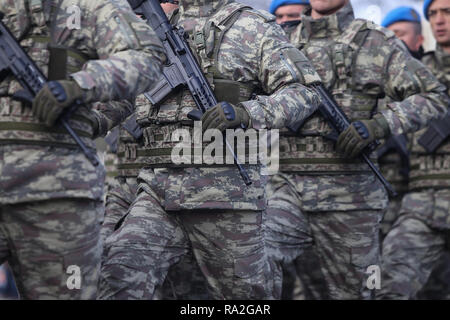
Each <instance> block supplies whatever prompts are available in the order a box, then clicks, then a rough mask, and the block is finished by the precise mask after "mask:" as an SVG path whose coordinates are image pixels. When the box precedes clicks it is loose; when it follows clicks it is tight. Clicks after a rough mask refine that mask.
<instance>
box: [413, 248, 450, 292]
mask: <svg viewBox="0 0 450 320" xmlns="http://www.w3.org/2000/svg"><path fill="white" fill-rule="evenodd" d="M447 243H450V242H449V241H448V242H447ZM417 297H418V299H420V300H425V299H428V300H450V250H449V248H448V246H447V248H446V250H445V251H444V252H443V253H442V256H441V258H440V260H439V262H438V264H437V265H436V266H435V267H434V269H433V271H432V272H431V275H430V277H429V278H428V281H427V283H426V284H425V286H424V287H423V288H422V290H420V291H419V292H418V293H417Z"/></svg>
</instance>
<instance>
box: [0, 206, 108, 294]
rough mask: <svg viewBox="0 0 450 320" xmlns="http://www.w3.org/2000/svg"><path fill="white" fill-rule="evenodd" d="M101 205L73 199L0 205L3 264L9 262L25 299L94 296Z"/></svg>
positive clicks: (98, 261)
mask: <svg viewBox="0 0 450 320" xmlns="http://www.w3.org/2000/svg"><path fill="white" fill-rule="evenodd" d="M103 210H104V208H103V203H102V202H100V201H92V200H89V199H75V198H74V199H69V198H67V199H51V200H45V201H35V202H26V203H18V204H8V205H2V206H1V207H0V264H1V263H3V262H5V261H8V262H9V265H10V266H11V269H12V271H13V273H14V278H15V281H16V284H17V288H18V290H19V293H20V297H21V298H22V299H51V300H54V299H63V300H67V299H95V298H96V296H97V284H98V283H97V279H98V276H99V272H100V255H101V243H100V239H99V236H98V235H99V231H100V230H99V229H100V218H101V217H102V215H103ZM72 268H75V269H72ZM76 268H79V269H78V270H77V269H76ZM74 277H79V280H77V279H76V278H74ZM78 284H79V287H78Z"/></svg>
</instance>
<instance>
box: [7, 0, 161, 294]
mask: <svg viewBox="0 0 450 320" xmlns="http://www.w3.org/2000/svg"><path fill="white" fill-rule="evenodd" d="M0 11H1V12H3V13H4V14H5V18H4V22H5V24H6V25H7V26H8V27H9V28H10V29H11V31H12V33H13V34H14V35H15V37H16V38H17V39H19V41H20V44H21V45H22V47H23V48H24V49H25V50H26V51H27V52H28V53H29V55H30V57H31V58H32V59H33V60H34V61H35V62H36V64H37V66H38V67H39V68H41V69H42V70H43V72H44V74H45V75H47V74H48V76H49V79H50V80H53V79H56V80H54V81H50V82H49V83H48V84H46V85H44V87H43V89H42V90H41V91H40V92H39V93H38V94H37V96H36V97H35V99H34V100H33V103H32V108H28V107H27V106H26V105H25V104H24V103H22V102H19V101H15V100H13V99H12V98H11V97H12V95H13V94H14V93H16V92H17V91H18V90H20V89H21V88H20V85H19V84H18V82H17V81H16V80H15V79H14V78H13V76H12V75H11V76H8V77H6V78H5V79H4V80H3V81H2V82H1V84H0V88H1V89H0V94H1V98H0V140H1V142H0V145H1V146H0V148H1V153H0V190H1V191H0V199H1V200H0V201H1V205H0V263H2V262H4V261H9V263H10V265H11V267H12V270H13V272H14V276H15V279H16V282H17V286H18V289H19V292H20V295H21V297H22V298H25V299H93V298H96V291H97V280H98V275H99V271H100V255H101V246H100V242H99V235H100V233H99V231H100V224H99V222H100V219H101V215H102V214H103V205H102V198H103V196H102V195H103V180H104V167H103V165H99V166H97V167H94V165H93V164H91V162H89V161H88V160H87V159H86V157H85V156H84V154H83V153H82V152H81V151H80V150H79V148H78V147H77V146H76V144H75V143H74V141H73V140H72V138H71V137H70V136H69V135H68V134H66V132H65V131H64V130H61V129H60V128H59V127H57V126H56V125H54V123H55V121H56V119H57V118H58V117H59V115H60V114H61V113H62V112H63V110H64V108H66V107H68V106H70V105H71V104H72V103H73V102H74V101H75V100H76V99H80V100H81V101H82V102H84V106H83V107H80V108H79V109H78V110H76V111H75V112H74V114H73V115H72V116H71V118H70V120H69V123H70V125H71V126H72V127H73V128H74V129H75V130H76V131H77V132H78V133H79V134H80V136H82V140H83V141H84V143H85V144H86V145H87V146H88V147H89V148H91V149H94V148H95V147H94V142H93V140H92V138H94V137H96V136H97V135H99V134H104V133H105V132H106V131H107V130H109V129H110V128H111V127H112V126H114V125H116V124H117V121H118V120H121V119H119V118H120V117H121V116H120V114H129V113H130V111H129V110H128V111H127V110H126V109H127V108H128V107H130V106H132V104H131V103H130V102H126V101H124V102H123V103H118V104H115V103H108V105H105V104H103V105H100V106H99V107H100V109H102V110H103V111H102V112H97V111H95V110H93V109H92V107H91V106H92V103H94V102H97V101H102V102H106V101H110V100H121V99H128V100H133V99H134V97H135V96H137V95H138V94H140V93H142V92H144V91H146V90H148V88H149V87H150V86H151V85H152V84H153V82H154V81H155V80H156V79H157V78H158V77H159V76H160V72H161V65H162V63H163V62H164V60H165V55H164V53H163V49H162V47H161V43H160V41H159V39H157V37H156V35H155V34H154V32H153V30H152V29H151V28H150V27H148V26H147V25H146V24H145V23H143V22H141V21H139V20H138V19H137V18H136V17H135V15H134V14H133V12H132V11H131V9H130V6H129V5H128V3H126V2H125V1H122V0H114V1H106V0H99V1H84V0H78V1H77V0H75V1H73V0H71V1H69V0H67V1H66V0H62V1H60V2H59V5H58V6H54V5H53V2H52V1H24V0H22V1H10V0H2V1H0ZM74 15H75V16H74ZM54 61H58V63H56V62H54ZM55 89H57V91H58V92H57V93H55ZM55 95H56V96H55Z"/></svg>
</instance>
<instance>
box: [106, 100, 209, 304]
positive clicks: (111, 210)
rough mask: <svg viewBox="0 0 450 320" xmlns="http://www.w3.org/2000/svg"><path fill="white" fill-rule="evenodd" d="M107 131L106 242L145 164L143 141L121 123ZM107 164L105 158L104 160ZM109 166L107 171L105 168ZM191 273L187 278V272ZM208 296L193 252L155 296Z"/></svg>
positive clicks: (138, 102) (130, 200)
mask: <svg viewBox="0 0 450 320" xmlns="http://www.w3.org/2000/svg"><path fill="white" fill-rule="evenodd" d="M148 103H149V102H148V100H147V99H146V98H145V97H144V96H143V95H140V96H138V97H137V99H136V106H137V107H140V106H142V105H148ZM114 130H117V132H111V133H110V134H113V135H116V134H117V141H115V143H114V144H115V145H114V146H112V147H110V149H109V152H108V153H107V159H109V160H110V161H109V163H111V165H110V166H109V168H108V167H106V174H107V179H106V184H107V195H106V208H105V217H104V221H103V223H102V227H101V234H102V239H103V240H104V241H105V239H106V238H107V237H109V236H110V235H111V234H112V233H113V232H114V230H116V229H117V228H118V227H119V225H120V223H121V219H122V218H124V217H125V215H126V213H127V211H128V209H129V208H130V206H131V204H132V203H133V202H134V200H135V199H136V193H137V189H138V183H137V176H138V174H139V170H140V169H141V168H143V167H144V166H145V157H143V156H142V153H143V152H145V149H144V146H143V143H142V141H141V142H139V141H136V139H135V138H134V137H133V136H132V135H131V134H130V133H129V132H128V131H127V130H126V129H124V127H123V126H122V125H121V126H120V128H119V127H116V128H115V129H114ZM105 163H106V161H105ZM108 169H109V171H108ZM104 241H103V242H104ZM187 274H189V275H190V279H189V280H190V281H187V279H186V275H187ZM156 298H159V299H183V300H187V299H195V300H205V299H208V298H209V297H208V295H207V290H206V281H205V279H204V277H203V275H202V274H201V272H200V270H199V268H198V266H197V263H196V262H195V260H194V258H193V256H192V254H189V255H186V257H184V258H183V259H182V260H181V261H180V262H179V263H178V264H177V265H175V266H173V267H172V268H170V270H169V273H168V275H167V278H166V281H165V282H164V284H163V286H162V288H161V290H158V294H156V295H155V297H154V299H156Z"/></svg>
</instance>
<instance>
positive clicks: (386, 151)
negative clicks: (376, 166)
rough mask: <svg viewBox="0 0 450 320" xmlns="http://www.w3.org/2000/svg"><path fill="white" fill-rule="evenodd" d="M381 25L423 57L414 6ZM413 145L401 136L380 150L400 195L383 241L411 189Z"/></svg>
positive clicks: (388, 213)
mask: <svg viewBox="0 0 450 320" xmlns="http://www.w3.org/2000/svg"><path fill="white" fill-rule="evenodd" d="M381 25H382V26H383V27H385V28H387V29H389V30H391V31H393V32H394V33H395V35H396V36H397V38H399V39H400V40H402V41H403V42H404V43H405V45H406V46H407V48H408V50H409V52H410V53H411V55H412V56H413V57H414V58H416V59H419V60H420V59H421V58H422V56H423V53H424V51H423V47H422V44H423V41H424V38H423V36H422V24H421V21H420V15H419V13H418V12H417V11H416V10H414V9H413V8H411V7H398V8H396V9H394V10H392V11H390V12H389V13H388V14H387V15H386V17H385V18H384V19H383V21H382V22H381ZM386 103H388V99H383V100H380V102H379V104H378V110H385V109H386V108H387V106H386ZM409 144H410V143H409V142H408V138H407V136H406V135H401V136H397V137H396V139H395V140H394V139H393V138H391V139H389V140H387V141H385V143H384V144H383V145H381V146H380V147H379V148H378V150H377V153H378V161H379V163H380V169H381V172H382V173H383V175H384V176H385V178H386V179H387V180H388V181H389V182H390V183H391V184H392V185H393V187H394V188H395V190H396V191H397V196H395V197H390V198H389V205H388V209H387V210H386V212H385V214H384V216H383V220H382V221H381V225H380V241H383V239H384V237H385V236H386V234H387V233H388V231H389V230H390V228H391V227H392V224H393V223H394V221H395V219H396V218H397V217H398V214H399V211H400V207H401V203H402V198H403V195H404V194H405V193H406V192H407V191H408V178H409Z"/></svg>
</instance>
